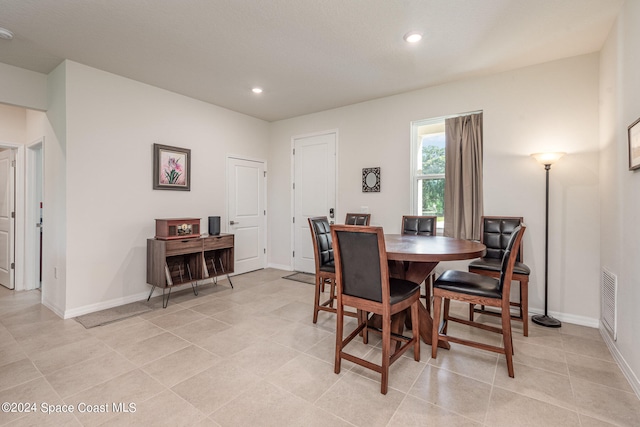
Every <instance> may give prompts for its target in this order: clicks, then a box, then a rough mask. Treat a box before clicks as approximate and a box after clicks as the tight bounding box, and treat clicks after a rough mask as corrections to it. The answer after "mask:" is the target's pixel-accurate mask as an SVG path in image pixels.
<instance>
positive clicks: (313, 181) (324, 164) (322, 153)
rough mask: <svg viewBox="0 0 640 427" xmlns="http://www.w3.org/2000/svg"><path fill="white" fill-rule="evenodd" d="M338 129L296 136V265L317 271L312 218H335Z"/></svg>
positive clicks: (307, 270) (298, 269)
mask: <svg viewBox="0 0 640 427" xmlns="http://www.w3.org/2000/svg"><path fill="white" fill-rule="evenodd" d="M336 139H337V135H336V133H335V132H330V133H325V134H321V135H313V136H305V137H300V138H294V144H293V145H294V154H293V167H294V187H293V188H294V190H293V193H294V194H293V197H294V231H293V238H294V253H293V269H294V270H296V271H305V272H308V273H313V272H314V271H315V258H314V256H313V242H312V241H311V231H310V230H309V221H308V218H309V217H312V216H326V217H327V218H328V219H329V222H330V223H333V222H334V221H335V218H333V217H332V216H334V215H335V207H336Z"/></svg>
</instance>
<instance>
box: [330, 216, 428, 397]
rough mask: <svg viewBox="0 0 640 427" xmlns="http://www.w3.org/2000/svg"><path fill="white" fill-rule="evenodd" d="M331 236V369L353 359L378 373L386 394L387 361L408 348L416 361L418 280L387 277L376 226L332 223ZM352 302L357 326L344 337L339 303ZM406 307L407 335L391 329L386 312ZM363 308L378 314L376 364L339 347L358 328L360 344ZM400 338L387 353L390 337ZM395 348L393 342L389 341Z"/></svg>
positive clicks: (365, 320)
mask: <svg viewBox="0 0 640 427" xmlns="http://www.w3.org/2000/svg"><path fill="white" fill-rule="evenodd" d="M331 235H332V237H333V243H334V250H335V252H334V255H335V266H336V281H337V292H338V293H337V300H338V301H337V302H338V306H337V313H338V317H337V323H336V353H335V369H334V370H335V373H336V374H339V373H340V365H341V361H342V359H345V360H348V361H350V362H353V363H356V364H358V365H360V366H363V367H365V368H368V369H371V370H373V371H375V372H378V373H380V374H381V376H382V379H381V386H380V392H381V393H382V394H387V388H388V384H389V366H390V365H391V364H392V363H393V362H395V361H396V360H398V358H399V357H400V356H401V355H402V354H403V353H404V352H405V351H407V350H408V349H409V348H411V347H413V357H414V359H415V360H416V361H420V331H419V327H418V324H419V320H418V316H419V313H418V304H420V285H417V284H415V283H413V282H409V281H407V280H402V279H393V278H389V270H388V264H387V251H386V249H385V243H384V234H383V231H382V227H367V226H364V227H363V226H352V225H332V226H331ZM345 306H349V307H354V308H356V309H357V310H358V312H360V313H361V315H360V316H359V317H358V325H357V327H356V328H355V329H354V330H353V331H352V332H351V333H350V334H349V335H348V336H347V337H346V338H344V333H343V332H344V314H345V311H344V307H345ZM407 308H411V329H412V337H411V338H408V337H404V336H401V335H396V334H393V335H392V334H391V316H392V315H394V314H396V313H400V312H401V311H404V310H406V309H407ZM369 313H373V314H377V315H380V316H381V317H382V328H381V330H377V331H378V332H380V333H382V361H381V363H380V365H377V364H375V363H373V362H370V361H368V360H365V359H363V358H361V357H358V356H355V355H354V354H352V353H348V352H346V351H345V347H347V345H348V344H349V343H350V342H351V341H352V340H353V339H354V338H355V337H357V336H358V335H359V334H360V333H361V332H362V336H363V338H364V342H365V344H366V343H367V338H368V332H369V331H370V330H373V329H372V327H371V326H369V324H368V320H369V319H368V317H369ZM392 340H394V341H395V342H398V343H401V344H402V345H401V346H400V348H399V349H397V350H396V351H395V352H394V353H393V354H391V349H392V346H391V341H392ZM394 347H395V345H394Z"/></svg>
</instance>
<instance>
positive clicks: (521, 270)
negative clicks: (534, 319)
mask: <svg viewBox="0 0 640 427" xmlns="http://www.w3.org/2000/svg"><path fill="white" fill-rule="evenodd" d="M522 222H523V219H522V217H514V216H483V217H482V223H481V224H482V225H481V230H480V242H481V243H483V244H484V245H485V246H486V247H487V252H486V254H485V255H484V256H483V257H482V258H480V259H477V260H474V261H472V262H471V263H470V264H469V271H470V272H472V273H477V274H484V275H485V276H489V277H495V278H496V279H499V278H500V267H501V261H502V255H503V254H504V249H505V247H506V246H507V243H508V242H509V238H510V237H511V233H513V230H515V228H516V227H517V226H519V225H520V224H521V223H522ZM523 246H524V245H520V249H519V250H518V253H517V256H516V263H515V265H514V266H513V280H514V281H516V282H518V283H519V284H520V298H519V302H515V301H512V302H510V306H511V307H517V308H518V310H519V314H518V315H514V314H512V315H511V319H512V320H517V321H520V322H522V333H523V335H524V336H525V337H527V336H529V275H530V273H531V270H530V269H529V267H528V266H527V265H526V264H524V262H523V260H524V258H523V255H522V247H523ZM475 313H481V314H487V315H490V316H498V317H500V313H498V312H496V311H492V310H486V309H485V307H484V306H480V308H477V307H476V304H469V320H471V321H473V320H474V314H475Z"/></svg>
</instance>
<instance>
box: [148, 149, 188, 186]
mask: <svg viewBox="0 0 640 427" xmlns="http://www.w3.org/2000/svg"><path fill="white" fill-rule="evenodd" d="M153 189H154V190H182V191H189V190H190V189H191V150H190V149H188V148H178V147H170V146H168V145H161V144H153Z"/></svg>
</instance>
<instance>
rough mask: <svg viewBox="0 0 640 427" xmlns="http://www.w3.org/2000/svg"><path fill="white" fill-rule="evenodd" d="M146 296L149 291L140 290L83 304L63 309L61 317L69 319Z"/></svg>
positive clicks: (145, 297)
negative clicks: (125, 295) (119, 296)
mask: <svg viewBox="0 0 640 427" xmlns="http://www.w3.org/2000/svg"><path fill="white" fill-rule="evenodd" d="M148 296H149V292H141V293H139V294H134V295H129V296H127V297H122V298H114V299H111V300H109V301H101V302H98V303H95V304H89V305H84V306H82V307H77V308H72V309H70V310H65V312H64V316H61V317H62V318H64V319H70V318H72V317H78V316H82V315H83V314H89V313H93V312H95V311H100V310H106V309H107V308H113V307H118V306H120V305H124V304H129V303H132V302H136V301H140V300H143V299H147V297H148Z"/></svg>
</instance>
